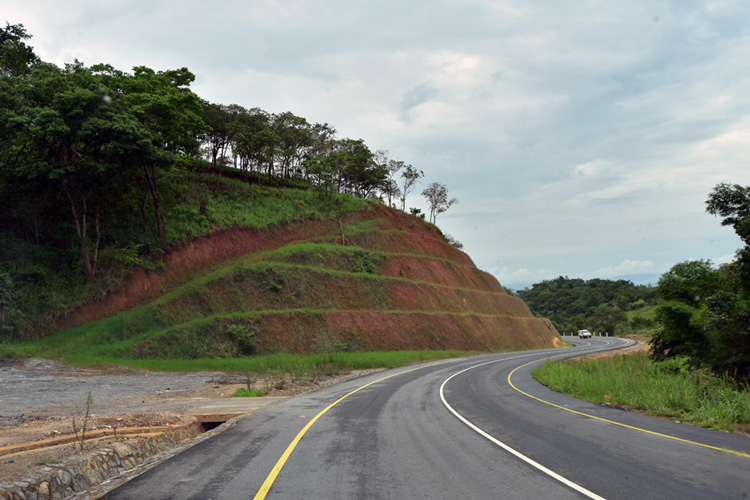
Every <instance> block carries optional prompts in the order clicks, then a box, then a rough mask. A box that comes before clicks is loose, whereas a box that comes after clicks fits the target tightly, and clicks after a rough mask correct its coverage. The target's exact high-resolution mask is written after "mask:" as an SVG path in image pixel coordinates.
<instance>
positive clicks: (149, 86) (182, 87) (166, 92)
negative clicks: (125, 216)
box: [123, 66, 206, 238]
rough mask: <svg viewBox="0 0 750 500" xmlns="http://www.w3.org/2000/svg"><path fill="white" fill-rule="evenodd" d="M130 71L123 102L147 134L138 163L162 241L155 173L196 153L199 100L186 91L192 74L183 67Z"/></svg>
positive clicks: (201, 129)
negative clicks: (145, 149)
mask: <svg viewBox="0 0 750 500" xmlns="http://www.w3.org/2000/svg"><path fill="white" fill-rule="evenodd" d="M133 71H134V74H133V75H132V76H129V77H127V78H125V80H124V82H123V83H124V85H123V87H124V91H125V95H124V99H125V100H126V102H127V104H128V106H129V108H130V109H131V110H132V112H133V113H134V114H135V116H137V117H138V119H139V121H140V122H141V123H142V124H143V125H144V127H145V128H146V130H148V132H149V135H150V145H151V148H150V151H149V154H148V156H145V157H143V158H141V159H140V160H141V166H142V169H143V172H144V174H145V176H146V179H147V180H148V186H149V191H150V193H151V198H152V199H153V202H154V216H155V219H156V227H157V233H158V235H159V238H164V222H163V220H162V215H161V202H160V198H159V171H160V169H169V168H171V167H173V166H174V165H175V164H176V163H177V157H178V156H180V155H183V154H188V155H190V154H197V152H198V148H199V141H198V137H200V136H201V135H202V134H203V133H204V132H205V131H206V124H205V122H204V121H203V118H202V116H203V108H202V106H201V103H200V100H199V99H198V96H197V95H195V94H194V93H193V92H191V91H190V90H189V86H190V84H191V83H192V82H193V81H194V80H195V75H193V74H192V73H191V72H190V71H188V70H187V68H180V69H178V70H169V71H159V72H156V71H154V70H152V69H150V68H147V67H145V66H138V67H136V68H134V69H133Z"/></svg>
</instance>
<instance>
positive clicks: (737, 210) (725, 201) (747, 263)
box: [706, 184, 750, 294]
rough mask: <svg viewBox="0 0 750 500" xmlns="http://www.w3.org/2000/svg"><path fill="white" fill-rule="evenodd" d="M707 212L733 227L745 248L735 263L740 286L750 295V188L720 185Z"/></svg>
mask: <svg viewBox="0 0 750 500" xmlns="http://www.w3.org/2000/svg"><path fill="white" fill-rule="evenodd" d="M706 211H707V212H708V213H710V214H713V215H718V216H720V217H722V218H723V219H722V221H721V225H722V226H732V227H733V228H734V231H735V232H736V233H737V235H738V236H739V237H740V238H741V239H742V241H743V242H744V243H745V246H744V247H743V248H741V249H739V250H738V251H737V259H736V261H735V267H736V273H737V275H738V277H739V285H740V286H741V287H742V289H743V291H744V293H749V294H750V187H743V186H740V185H739V184H734V185H730V184H718V185H717V186H716V187H714V189H713V191H712V192H711V193H710V194H709V195H708V200H706Z"/></svg>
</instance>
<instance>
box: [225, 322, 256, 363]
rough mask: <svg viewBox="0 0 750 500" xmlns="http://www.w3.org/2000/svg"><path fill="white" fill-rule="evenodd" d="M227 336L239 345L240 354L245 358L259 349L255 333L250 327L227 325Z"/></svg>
mask: <svg viewBox="0 0 750 500" xmlns="http://www.w3.org/2000/svg"><path fill="white" fill-rule="evenodd" d="M226 334H227V336H229V337H230V338H232V339H233V340H234V341H235V342H236V343H237V345H238V346H239V348H240V354H242V355H244V356H246V355H249V354H253V353H254V352H255V350H256V349H257V347H258V346H257V344H256V343H255V331H254V330H252V328H251V327H250V326H249V325H243V324H230V325H227V327H226Z"/></svg>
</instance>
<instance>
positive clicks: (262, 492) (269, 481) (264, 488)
mask: <svg viewBox="0 0 750 500" xmlns="http://www.w3.org/2000/svg"><path fill="white" fill-rule="evenodd" d="M451 361H455V359H453V360H446V361H440V362H437V363H430V364H429V365H422V366H418V367H416V368H412V369H411V370H406V371H403V372H398V373H394V374H392V375H388V376H386V377H382V378H379V379H377V380H374V381H372V382H370V383H369V384H365V385H363V386H362V387H359V388H357V389H355V390H353V391H352V392H350V393H348V394H346V395H344V396H342V397H340V398H339V399H337V400H336V401H334V402H333V403H331V404H330V405H328V406H327V407H326V408H325V409H324V410H323V411H321V412H320V413H318V414H317V415H315V417H314V418H313V419H312V420H310V421H309V422H308V423H307V425H306V426H305V427H303V428H302V430H301V431H300V432H299V434H297V436H296V437H295V438H294V439H293V440H292V442H291V444H289V446H288V447H287V449H286V451H284V453H283V454H282V455H281V458H279V461H278V462H276V465H274V466H273V469H271V473H270V474H269V475H268V477H267V478H266V480H265V481H264V482H263V485H261V487H260V489H259V490H258V493H256V494H255V496H254V497H253V500H263V499H264V498H266V495H268V491H269V490H270V489H271V486H273V483H274V481H276V477H278V475H279V473H280V472H281V469H282V468H283V467H284V464H286V461H287V460H289V457H290V456H291V454H292V452H293V451H294V449H295V448H296V447H297V444H298V443H299V442H300V440H301V439H302V437H303V436H304V435H305V434H306V433H307V431H308V430H310V427H312V426H313V424H314V423H315V422H317V420H318V419H319V418H320V417H322V416H323V415H324V414H325V413H326V412H327V411H328V410H330V409H331V408H333V407H334V406H336V405H337V404H339V403H340V402H342V401H343V400H345V399H346V398H348V397H349V396H351V395H352V394H356V393H357V392H359V391H361V390H362V389H364V388H366V387H370V386H371V385H373V384H377V383H378V382H382V381H383V380H388V379H389V378H392V377H396V376H398V375H404V374H406V373H411V372H414V371H417V370H421V369H423V368H429V367H431V366H437V365H442V364H444V363H449V362H451Z"/></svg>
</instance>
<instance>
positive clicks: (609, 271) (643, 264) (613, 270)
mask: <svg viewBox="0 0 750 500" xmlns="http://www.w3.org/2000/svg"><path fill="white" fill-rule="evenodd" d="M655 267H656V266H655V264H654V263H653V262H651V261H649V260H642V261H638V260H630V259H625V260H624V261H622V263H621V264H620V265H618V266H608V267H603V268H601V269H598V270H596V272H595V273H594V274H595V275H596V276H597V277H600V278H615V277H618V276H627V275H630V274H643V273H651V272H653V271H654V269H655Z"/></svg>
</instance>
